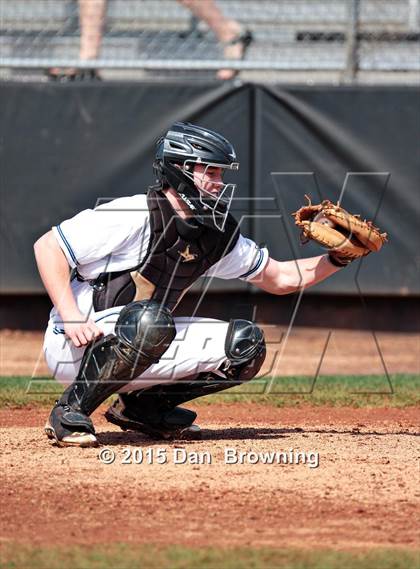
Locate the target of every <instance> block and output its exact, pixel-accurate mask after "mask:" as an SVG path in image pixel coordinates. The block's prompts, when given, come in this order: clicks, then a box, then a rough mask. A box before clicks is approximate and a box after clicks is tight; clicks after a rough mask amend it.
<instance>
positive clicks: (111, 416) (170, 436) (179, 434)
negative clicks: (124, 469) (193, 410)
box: [105, 407, 201, 441]
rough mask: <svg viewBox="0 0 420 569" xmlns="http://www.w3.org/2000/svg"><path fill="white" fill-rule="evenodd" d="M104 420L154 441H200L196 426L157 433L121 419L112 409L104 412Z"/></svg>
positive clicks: (141, 425) (123, 418)
mask: <svg viewBox="0 0 420 569" xmlns="http://www.w3.org/2000/svg"><path fill="white" fill-rule="evenodd" d="M105 419H106V420H107V421H108V422H109V423H112V424H113V425H117V426H118V427H120V429H122V430H123V431H136V432H138V433H143V434H146V435H148V436H149V437H151V438H153V439H156V440H162V439H163V440H167V441H169V440H174V439H191V440H193V439H196V440H199V439H201V429H200V427H199V426H198V425H191V426H189V427H185V428H184V429H180V430H177V431H158V430H157V429H153V427H149V426H148V425H145V424H144V423H140V422H138V421H132V420H131V419H128V418H126V417H122V416H121V415H120V414H119V413H116V412H115V411H114V410H113V409H112V407H111V408H109V409H108V410H107V411H105Z"/></svg>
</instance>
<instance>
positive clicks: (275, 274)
mask: <svg viewBox="0 0 420 569" xmlns="http://www.w3.org/2000/svg"><path fill="white" fill-rule="evenodd" d="M338 270H339V268H338V267H335V266H334V265H333V264H332V263H331V262H330V261H329V259H328V255H321V256H319V257H310V258H307V259H298V260H296V261H275V260H274V259H270V260H269V262H268V265H267V267H266V269H265V270H264V272H263V273H262V274H261V275H260V276H258V277H256V278H255V280H253V281H251V282H253V284H255V285H256V286H257V287H259V288H261V289H263V290H265V291H266V292H270V293H271V294H289V293H293V292H296V291H298V290H300V289H302V288H305V289H306V288H309V287H311V286H313V285H315V284H317V283H319V282H321V281H323V280H324V279H326V278H327V277H329V276H330V275H332V274H334V273H336V272H337V271H338Z"/></svg>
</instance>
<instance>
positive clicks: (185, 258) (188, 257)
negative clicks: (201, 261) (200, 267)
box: [178, 245, 198, 263]
mask: <svg viewBox="0 0 420 569" xmlns="http://www.w3.org/2000/svg"><path fill="white" fill-rule="evenodd" d="M178 253H179V254H180V255H181V257H182V262H183V263H189V262H190V261H194V260H195V259H197V257H198V255H197V253H190V246H189V245H187V246H186V247H185V251H178Z"/></svg>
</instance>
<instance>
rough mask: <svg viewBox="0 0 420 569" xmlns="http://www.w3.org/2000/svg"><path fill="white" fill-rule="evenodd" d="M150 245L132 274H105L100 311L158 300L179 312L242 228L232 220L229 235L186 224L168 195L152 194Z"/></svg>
mask: <svg viewBox="0 0 420 569" xmlns="http://www.w3.org/2000/svg"><path fill="white" fill-rule="evenodd" d="M147 205H148V208H149V213H150V240H149V245H148V250H147V253H146V255H145V257H144V259H143V260H142V262H141V263H140V264H139V265H138V266H136V267H133V268H131V269H127V270H125V271H118V272H113V273H102V274H101V275H99V277H98V278H97V279H96V281H95V283H94V284H93V289H94V293H93V307H94V309H95V311H99V310H105V309H107V308H111V307H112V306H121V305H125V304H128V303H129V302H132V301H133V300H146V299H153V300H156V301H158V302H162V303H163V304H164V305H166V306H167V307H168V308H169V309H170V310H173V309H174V308H175V306H176V305H177V303H178V302H179V301H180V300H181V298H182V296H183V295H184V294H185V292H186V291H187V290H188V289H189V288H190V287H191V286H192V285H193V284H194V282H195V281H196V280H197V279H198V278H199V277H200V276H201V275H202V274H203V273H205V272H206V271H207V270H208V269H209V268H210V267H211V266H212V265H214V264H215V263H217V261H219V260H220V259H221V258H222V257H224V256H225V255H227V254H228V253H230V251H232V249H233V248H234V246H235V244H236V242H237V240H238V238H239V228H238V225H237V223H236V221H235V220H234V218H233V217H232V216H230V215H229V216H228V219H227V220H226V225H225V231H224V232H223V233H222V232H220V231H218V230H217V229H212V228H210V227H207V226H204V225H199V224H198V223H197V222H196V221H195V220H194V218H192V219H191V220H184V219H182V218H180V217H179V216H178V215H177V214H176V213H175V212H174V210H173V208H172V206H171V204H170V203H169V201H168V200H167V199H166V197H165V195H164V194H163V193H162V192H161V191H159V190H156V189H154V188H151V189H149V191H148V194H147Z"/></svg>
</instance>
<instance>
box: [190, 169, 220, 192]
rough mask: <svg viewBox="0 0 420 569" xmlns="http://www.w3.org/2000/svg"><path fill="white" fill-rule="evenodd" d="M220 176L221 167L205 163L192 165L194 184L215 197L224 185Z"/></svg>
mask: <svg viewBox="0 0 420 569" xmlns="http://www.w3.org/2000/svg"><path fill="white" fill-rule="evenodd" d="M222 177H223V170H222V168H218V167H216V166H209V165H206V164H195V166H194V184H195V186H196V187H197V188H198V189H200V190H204V191H205V192H209V193H210V194H212V195H214V196H215V197H217V196H218V194H219V193H220V191H221V190H222V188H223V186H224V184H223V179H222Z"/></svg>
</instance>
